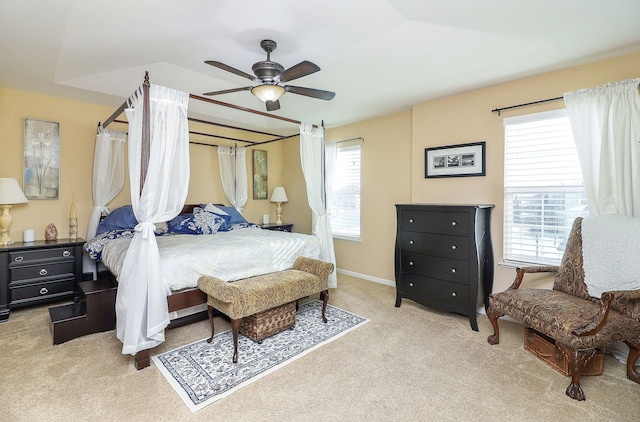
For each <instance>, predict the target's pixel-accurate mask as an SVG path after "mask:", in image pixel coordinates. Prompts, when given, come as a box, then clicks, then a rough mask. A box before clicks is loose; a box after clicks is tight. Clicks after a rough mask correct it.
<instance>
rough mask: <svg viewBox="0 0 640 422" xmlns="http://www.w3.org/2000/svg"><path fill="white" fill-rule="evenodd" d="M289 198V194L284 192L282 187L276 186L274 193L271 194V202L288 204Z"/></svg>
mask: <svg viewBox="0 0 640 422" xmlns="http://www.w3.org/2000/svg"><path fill="white" fill-rule="evenodd" d="M288 200H289V198H287V193H286V192H285V191H284V188H283V187H282V186H276V187H275V188H273V193H271V202H287V201H288Z"/></svg>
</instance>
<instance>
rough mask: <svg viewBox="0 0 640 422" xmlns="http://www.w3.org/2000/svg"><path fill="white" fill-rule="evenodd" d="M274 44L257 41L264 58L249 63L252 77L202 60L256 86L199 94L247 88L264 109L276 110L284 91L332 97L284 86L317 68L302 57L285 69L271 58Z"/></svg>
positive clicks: (325, 98) (330, 94) (333, 95)
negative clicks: (262, 103)
mask: <svg viewBox="0 0 640 422" xmlns="http://www.w3.org/2000/svg"><path fill="white" fill-rule="evenodd" d="M277 46H278V45H277V44H276V42H275V41H271V40H262V41H261V42H260V47H262V49H263V50H264V51H266V52H267V60H265V61H261V62H257V63H255V64H254V65H253V66H252V68H251V70H253V73H254V74H255V76H252V75H250V74H248V73H245V72H243V71H241V70H238V69H236V68H234V67H231V66H229V65H226V64H224V63H221V62H218V61H214V60H206V61H205V63H206V64H209V65H211V66H214V67H217V68H219V69H222V70H226V71H227V72H231V73H233V74H235V75H238V76H242V77H243V78H247V79H249V80H251V81H253V82H254V83H255V84H256V85H254V86H245V87H242V88H232V89H225V90H222V91H213V92H205V93H204V94H202V95H220V94H228V93H230V92H237V91H251V93H252V94H253V95H255V96H256V97H258V98H259V99H260V100H262V101H264V102H265V104H266V106H267V111H273V110H278V109H280V101H279V99H280V97H281V96H282V95H283V94H284V93H285V92H290V93H292V94H298V95H304V96H307V97H312V98H318V99H321V100H327V101H328V100H331V99H332V98H333V97H335V95H336V93H335V92H331V91H323V90H321V89H315V88H305V87H301V86H293V85H285V82H289V81H292V80H294V79H298V78H302V77H303V76H307V75H310V74H312V73H315V72H317V71H319V70H320V68H319V67H318V66H317V65H315V64H313V63H311V62H310V61H306V60H305V61H303V62H300V63H298V64H297V65H295V66H292V67H290V68H289V69H287V70H285V69H284V67H283V66H282V65H281V64H280V63H276V62H272V61H271V52H272V51H273V50H275V49H276V47H277Z"/></svg>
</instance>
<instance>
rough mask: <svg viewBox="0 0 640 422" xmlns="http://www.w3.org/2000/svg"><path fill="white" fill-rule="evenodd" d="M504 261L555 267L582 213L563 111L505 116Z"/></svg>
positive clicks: (577, 168)
mask: <svg viewBox="0 0 640 422" xmlns="http://www.w3.org/2000/svg"><path fill="white" fill-rule="evenodd" d="M504 126H505V155H504V201H505V203H504V259H505V261H515V262H523V263H534V264H546V265H557V264H559V263H560V260H561V259H562V255H563V253H564V247H565V243H566V239H567V237H568V235H569V231H570V230H571V225H572V224H573V221H574V220H575V218H576V217H579V216H586V215H587V196H586V192H585V189H584V184H583V180H582V172H581V170H580V163H579V161H578V154H577V151H576V147H575V143H574V140H573V134H572V132H571V124H570V122H569V117H568V116H567V113H566V110H564V109H562V110H554V111H551V112H544V113H535V114H529V115H525V116H519V117H512V118H506V119H504Z"/></svg>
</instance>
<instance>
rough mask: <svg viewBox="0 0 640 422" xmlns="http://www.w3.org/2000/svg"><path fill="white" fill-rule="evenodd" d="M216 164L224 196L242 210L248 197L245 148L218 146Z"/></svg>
mask: <svg viewBox="0 0 640 422" xmlns="http://www.w3.org/2000/svg"><path fill="white" fill-rule="evenodd" d="M218 165H219V166H220V180H221V181H222V190H223V191H224V196H226V197H227V199H228V200H229V203H230V204H231V205H232V206H233V207H235V209H237V210H238V211H239V212H242V208H243V207H244V206H245V204H246V203H247V199H248V194H247V190H248V181H247V148H246V147H240V148H238V147H218Z"/></svg>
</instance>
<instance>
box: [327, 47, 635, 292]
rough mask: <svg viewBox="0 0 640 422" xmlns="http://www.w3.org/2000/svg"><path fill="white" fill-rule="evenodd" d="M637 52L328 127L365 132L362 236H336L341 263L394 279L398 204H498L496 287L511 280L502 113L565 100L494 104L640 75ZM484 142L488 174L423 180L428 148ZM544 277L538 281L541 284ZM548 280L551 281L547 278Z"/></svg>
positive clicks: (330, 134) (336, 133) (342, 134)
mask: <svg viewBox="0 0 640 422" xmlns="http://www.w3.org/2000/svg"><path fill="white" fill-rule="evenodd" d="M638 69H640V53H632V54H628V55H624V56H621V57H616V58H612V59H608V60H604V61H600V62H597V63H592V64H587V65H583V66H578V67H574V68H570V69H566V70H562V71H557V72H551V73H546V74H542V75H539V76H535V77H530V78H525V79H521V80H517V81H513V82H509V83H504V84H499V85H495V86H491V87H488V88H483V89H478V90H474V91H468V92H464V93H461V94H457V95H452V96H449V97H445V98H440V99H436V100H433V101H427V102H424V103H421V104H417V105H415V106H414V107H413V108H412V110H411V111H410V112H407V113H400V114H397V115H393V116H385V117H382V118H378V119H374V120H371V121H367V122H360V123H357V124H353V125H348V126H344V127H340V128H334V129H331V130H328V131H327V140H336V139H345V138H350V137H354V136H363V137H364V138H365V142H364V143H363V158H362V166H363V169H362V201H363V202H362V214H363V215H362V241H361V242H359V243H357V242H347V241H340V240H336V241H335V245H336V258H337V261H338V267H339V268H342V269H347V270H350V271H354V272H356V273H361V274H364V275H368V276H372V277H378V278H382V279H385V280H389V281H393V280H394V276H393V246H394V243H395V214H394V211H393V205H394V203H398V202H404V201H406V202H413V203H453V204H472V203H489V204H495V209H494V211H493V215H492V237H493V246H494V255H495V260H496V265H495V269H496V276H495V280H494V291H500V290H504V289H506V288H507V287H508V286H509V285H510V284H511V282H512V281H513V278H514V274H515V272H514V270H513V269H512V268H503V267H499V266H498V263H499V262H500V261H501V260H502V232H503V231H502V216H503V123H502V120H503V118H504V117H510V116H516V115H520V114H528V113H534V112H538V111H544V110H550V109H556V108H560V107H563V106H564V105H563V103H562V101H556V102H551V103H546V104H542V105H537V106H529V107H524V108H519V109H513V110H509V111H504V112H502V115H501V116H498V115H497V114H496V113H492V112H491V110H493V109H495V108H497V107H505V106H510V105H514V104H522V103H527V102H531V101H536V100H542V99H546V98H553V97H558V96H562V94H563V93H564V92H566V91H572V90H576V89H580V88H587V87H593V86H596V85H601V84H604V83H606V82H610V81H618V80H623V79H628V78H636V77H639V76H640V74H638ZM474 141H486V143H487V175H486V176H484V177H462V178H442V179H425V177H424V149H425V148H427V147H433V146H443V145H452V144H460V143H467V142H474ZM544 282H545V281H544V280H543V281H541V283H544ZM546 282H548V280H547V281H546Z"/></svg>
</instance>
